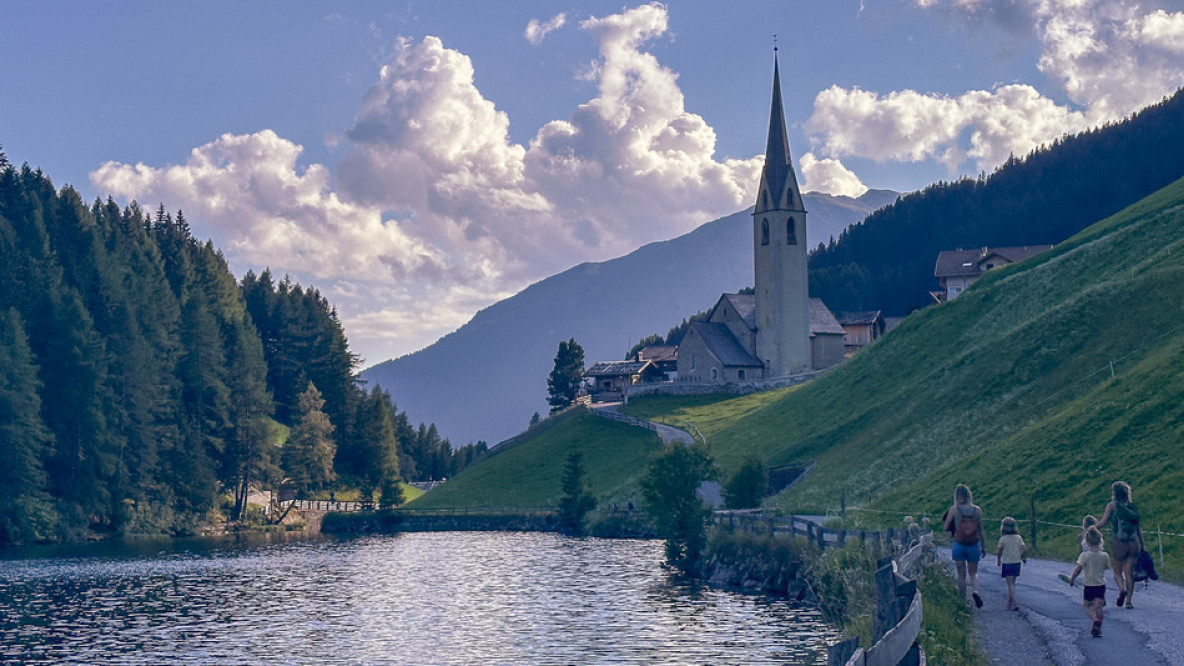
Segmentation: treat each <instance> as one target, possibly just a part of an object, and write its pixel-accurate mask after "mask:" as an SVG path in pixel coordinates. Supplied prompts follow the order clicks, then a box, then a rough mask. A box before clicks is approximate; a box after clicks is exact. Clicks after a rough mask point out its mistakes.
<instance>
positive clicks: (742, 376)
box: [738, 370, 744, 379]
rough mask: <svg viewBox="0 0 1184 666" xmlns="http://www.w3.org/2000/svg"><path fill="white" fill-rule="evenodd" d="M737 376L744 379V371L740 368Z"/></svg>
mask: <svg viewBox="0 0 1184 666" xmlns="http://www.w3.org/2000/svg"><path fill="white" fill-rule="evenodd" d="M738 376H739V377H740V379H744V371H743V370H741V371H740V373H739V375H738Z"/></svg>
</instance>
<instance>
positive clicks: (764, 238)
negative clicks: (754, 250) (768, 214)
mask: <svg viewBox="0 0 1184 666" xmlns="http://www.w3.org/2000/svg"><path fill="white" fill-rule="evenodd" d="M768 244H769V221H768V220H766V219H762V220H761V245H768Z"/></svg>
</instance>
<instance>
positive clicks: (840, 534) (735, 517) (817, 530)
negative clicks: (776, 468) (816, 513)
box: [715, 510, 925, 553]
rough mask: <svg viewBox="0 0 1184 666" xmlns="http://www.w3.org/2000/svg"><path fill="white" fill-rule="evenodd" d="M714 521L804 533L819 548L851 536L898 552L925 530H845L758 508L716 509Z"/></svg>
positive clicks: (730, 525)
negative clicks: (770, 514) (739, 509)
mask: <svg viewBox="0 0 1184 666" xmlns="http://www.w3.org/2000/svg"><path fill="white" fill-rule="evenodd" d="M715 524H716V526H717V527H721V528H724V529H728V530H733V531H735V530H740V531H742V532H753V533H760V534H769V535H776V534H792V535H795V536H804V537H806V538H807V539H808V540H809V541H810V542H811V543H813V544H816V545H817V546H818V547H819V548H824V549H825V548H835V547H838V548H842V547H843V546H844V545H846V543H847V542H848V541H849V540H851V539H859V541H860V542H861V543H871V544H872V545H874V546H877V547H879V548H882V549H884V551H885V552H888V553H900V552H904V551H906V550H908V549H909V548H911V547H912V546H913V545H914V544H916V543H918V542H920V541H921V538H922V536H923V535H924V534H925V533H923V532H921V531H919V530H912V529H894V528H891V527H889V528H887V529H884V530H848V529H844V528H838V529H836V528H830V527H822V526H821V525H819V524H818V523H817V522H815V521H813V520H811V519H809V518H806V517H803V516H766V515H763V514H761V513H760V512H759V511H757V510H743V511H716V512H715Z"/></svg>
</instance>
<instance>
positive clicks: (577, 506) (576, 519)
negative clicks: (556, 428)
mask: <svg viewBox="0 0 1184 666" xmlns="http://www.w3.org/2000/svg"><path fill="white" fill-rule="evenodd" d="M562 492H563V494H562V495H561V496H560V498H559V525H560V527H561V528H562V529H563V531H565V532H567V533H569V534H583V533H584V519H585V517H586V516H587V515H588V512H589V511H591V510H592V509H595V508H596V497H595V496H593V495H592V493H591V492H590V491H589V490H588V485H587V481H586V480H585V478H584V454H583V453H581V452H579V451H572V452H571V453H569V454H567V464H566V465H565V466H564V468H563V482H562Z"/></svg>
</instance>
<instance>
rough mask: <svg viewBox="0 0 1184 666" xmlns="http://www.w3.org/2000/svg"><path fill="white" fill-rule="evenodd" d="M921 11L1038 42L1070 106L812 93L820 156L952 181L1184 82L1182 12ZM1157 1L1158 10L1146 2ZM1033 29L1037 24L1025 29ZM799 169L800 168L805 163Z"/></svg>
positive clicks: (1026, 98)
mask: <svg viewBox="0 0 1184 666" xmlns="http://www.w3.org/2000/svg"><path fill="white" fill-rule="evenodd" d="M914 4H915V5H917V6H918V7H922V8H925V9H935V10H941V11H945V12H947V13H950V14H953V15H956V16H961V17H963V18H965V19H966V20H967V21H968V22H978V21H982V20H984V19H990V20H992V21H993V22H994V23H995V24H996V25H998V26H1000V27H1002V28H1003V29H1005V30H1011V31H1015V32H1020V33H1024V34H1031V31H1033V30H1034V31H1035V33H1034V34H1035V35H1036V36H1037V38H1038V39H1039V41H1040V44H1041V55H1040V59H1039V62H1038V66H1039V68H1040V70H1041V71H1042V72H1043V73H1044V74H1045V75H1046V76H1048V77H1049V79H1050V80H1052V81H1054V82H1056V83H1057V84H1058V85H1060V86H1061V87H1062V88H1063V90H1064V91H1065V93H1066V95H1067V96H1068V97H1069V99H1070V100H1071V101H1072V102H1073V103H1074V106H1066V105H1060V104H1057V103H1056V102H1055V101H1053V100H1052V99H1051V98H1049V97H1047V96H1045V95H1043V94H1041V93H1040V92H1039V91H1037V90H1036V89H1035V88H1034V87H1032V86H1029V85H1004V86H998V87H995V88H993V89H991V90H970V91H967V92H965V93H963V94H961V95H958V96H948V95H938V94H932V93H922V92H917V91H914V90H900V91H893V92H888V93H884V94H878V93H875V92H870V91H865V90H860V89H859V88H851V89H844V88H840V87H838V86H833V87H831V88H828V89H827V90H824V91H822V92H820V93H819V94H818V96H817V97H816V98H815V101H814V112H813V114H812V115H811V117H810V119H809V121H808V122H807V124H806V128H807V130H808V131H809V132H811V133H812V135H813V136H812V137H811V139H812V144H813V146H814V150H815V151H816V152H818V153H820V154H822V155H825V156H827V157H829V158H832V159H834V158H842V157H849V156H859V157H865V158H870V159H873V160H876V161H902V162H920V161H929V160H934V161H937V162H939V163H942V164H944V165H945V166H946V168H947V169H948V170H949V172H950V173H951V174H955V173H958V172H960V171H964V170H965V169H967V168H968V167H969V166H971V164H973V167H974V169H975V170H979V171H982V170H987V171H989V170H991V169H993V168H995V167H996V166H998V165H999V164H1001V163H1002V162H1003V161H1005V160H1006V159H1007V157H1008V156H1009V155H1012V154H1014V155H1017V156H1022V155H1025V154H1027V153H1028V152H1030V151H1031V150H1032V149H1034V148H1036V147H1038V146H1040V145H1041V144H1044V143H1048V142H1050V141H1052V140H1054V139H1056V138H1058V137H1060V136H1061V135H1063V134H1065V133H1073V132H1078V131H1081V130H1084V129H1086V128H1088V127H1090V126H1095V125H1099V124H1101V123H1104V122H1107V121H1112V120H1117V119H1120V118H1122V117H1124V116H1126V115H1128V114H1130V113H1132V112H1134V111H1136V110H1137V109H1139V108H1141V107H1143V106H1146V105H1147V104H1151V103H1154V102H1156V101H1159V100H1160V99H1161V98H1162V97H1164V96H1165V95H1169V94H1171V93H1173V92H1174V91H1175V90H1176V89H1177V88H1179V87H1180V86H1181V85H1184V13H1181V12H1175V13H1169V12H1166V11H1164V10H1163V9H1159V8H1157V9H1152V10H1146V9H1143V8H1142V7H1140V5H1136V4H1132V3H1127V2H1124V1H1122V0H914ZM1152 4H1155V3H1152ZM1033 24H1034V25H1033ZM803 168H804V167H803Z"/></svg>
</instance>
